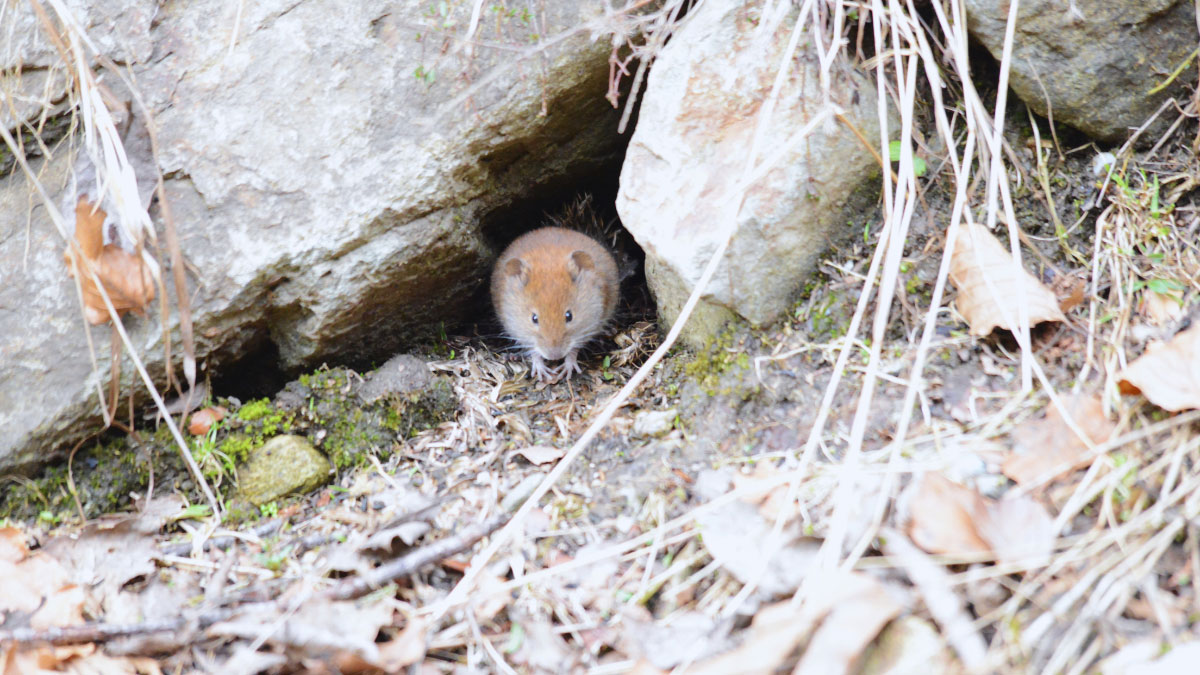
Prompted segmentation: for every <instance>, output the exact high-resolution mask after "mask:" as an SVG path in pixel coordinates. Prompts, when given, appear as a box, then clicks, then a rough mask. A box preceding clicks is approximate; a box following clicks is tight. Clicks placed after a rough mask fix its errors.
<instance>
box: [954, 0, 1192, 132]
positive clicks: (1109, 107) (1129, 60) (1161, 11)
mask: <svg viewBox="0 0 1200 675" xmlns="http://www.w3.org/2000/svg"><path fill="white" fill-rule="evenodd" d="M966 7H967V26H968V28H969V30H970V31H971V34H972V35H973V36H974V37H975V38H976V39H977V40H979V41H980V42H982V43H983V44H984V46H986V47H987V49H988V51H990V52H991V53H992V56H994V57H996V59H997V60H999V59H1000V58H1001V56H1002V55H1003V48H1004V27H1005V24H1006V22H1007V19H1008V8H1009V4H1008V3H1006V2H993V1H992V0H966ZM1196 44H1197V33H1196V8H1195V5H1194V4H1193V3H1192V1H1191V0H1114V1H1109V0H1072V1H1071V2H1069V3H1064V2H1062V1H1061V0H1021V4H1020V6H1019V7H1018V9H1017V26H1016V32H1015V33H1014V34H1013V50H1012V60H1011V68H1012V70H1011V75H1010V80H1009V83H1010V84H1011V86H1012V89H1013V91H1015V92H1016V93H1017V95H1018V96H1020V97H1021V100H1023V101H1025V103H1026V104H1028V105H1029V107H1031V108H1033V109H1034V110H1035V111H1037V113H1038V114H1039V115H1042V116H1045V115H1046V114H1047V113H1048V112H1051V111H1052V112H1053V114H1054V120H1055V121H1056V122H1063V123H1066V124H1069V125H1071V126H1073V127H1075V128H1076V129H1079V130H1080V131H1082V132H1084V133H1086V134H1088V135H1089V136H1092V137H1093V138H1097V139H1100V140H1102V141H1108V142H1114V143H1115V142H1120V141H1122V140H1124V139H1125V138H1126V137H1128V135H1129V134H1130V132H1131V130H1132V129H1133V128H1137V127H1139V126H1141V125H1142V124H1143V123H1144V122H1145V121H1146V120H1147V118H1149V117H1150V115H1153V114H1154V112H1155V111H1156V110H1158V107H1159V106H1160V105H1162V103H1163V101H1165V100H1166V99H1167V98H1168V97H1170V96H1175V97H1176V98H1177V99H1179V100H1180V101H1181V103H1182V102H1183V101H1184V100H1185V97H1186V96H1187V95H1188V94H1187V93H1186V92H1187V87H1188V86H1190V85H1193V84H1194V83H1195V81H1196V66H1195V58H1194V57H1190V55H1191V53H1192V51H1193V50H1194V49H1196ZM1187 59H1190V60H1191V65H1189V66H1188V67H1187V69H1185V70H1184V71H1183V72H1181V73H1180V74H1179V76H1178V77H1176V78H1175V80H1174V82H1173V83H1172V84H1171V86H1168V87H1166V88H1164V89H1163V90H1162V91H1160V92H1158V93H1156V94H1153V95H1152V94H1150V93H1149V92H1150V90H1151V89H1154V88H1155V87H1157V86H1158V85H1159V84H1160V83H1162V82H1164V81H1165V80H1166V79H1167V76H1168V75H1169V74H1170V73H1171V72H1172V71H1174V70H1175V68H1176V67H1178V66H1179V65H1181V64H1183V63H1184V62H1185V60H1187ZM1047 104H1049V107H1048V106H1047ZM1174 117H1175V115H1174V113H1168V114H1167V115H1165V116H1163V117H1161V118H1160V120H1161V121H1162V122H1163V123H1166V122H1169V121H1171V120H1173V119H1174ZM1151 140H1153V139H1151Z"/></svg>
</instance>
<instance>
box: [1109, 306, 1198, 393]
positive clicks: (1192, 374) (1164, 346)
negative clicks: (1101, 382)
mask: <svg viewBox="0 0 1200 675" xmlns="http://www.w3.org/2000/svg"><path fill="white" fill-rule="evenodd" d="M1117 385H1118V387H1119V388H1120V390H1121V393H1122V394H1137V393H1141V394H1143V395H1144V396H1145V397H1146V398H1148V399H1150V402H1151V403H1153V404H1154V405H1157V406H1158V407H1160V408H1162V409H1164V410H1170V411H1171V412H1178V411H1180V410H1188V409H1191V408H1200V324H1196V325H1193V326H1192V327H1191V328H1188V329H1187V330H1185V331H1183V332H1181V333H1179V334H1177V335H1176V336H1175V337H1173V338H1171V339H1170V340H1169V341H1167V342H1154V343H1151V344H1150V345H1149V346H1147V347H1146V352H1145V353H1144V354H1142V355H1141V356H1140V357H1138V358H1137V360H1135V361H1134V362H1133V363H1131V364H1129V366H1128V367H1127V368H1125V370H1123V371H1121V374H1120V375H1119V376H1118V377H1117Z"/></svg>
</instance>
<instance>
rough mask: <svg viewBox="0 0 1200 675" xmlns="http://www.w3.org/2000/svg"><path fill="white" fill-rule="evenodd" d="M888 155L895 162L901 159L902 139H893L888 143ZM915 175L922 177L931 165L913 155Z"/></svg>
mask: <svg viewBox="0 0 1200 675" xmlns="http://www.w3.org/2000/svg"><path fill="white" fill-rule="evenodd" d="M888 156H889V157H890V158H891V160H892V161H893V162H899V161H900V141H892V142H891V143H888ZM912 168H913V175H914V176H916V177H917V178H920V177H922V176H924V175H925V173H926V172H927V171H929V167H928V166H927V165H926V164H925V160H923V159H921V158H920V157H917V156H916V155H913V167H912Z"/></svg>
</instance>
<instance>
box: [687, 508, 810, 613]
mask: <svg viewBox="0 0 1200 675" xmlns="http://www.w3.org/2000/svg"><path fill="white" fill-rule="evenodd" d="M696 522H697V524H698V525H699V527H700V533H701V535H702V538H701V543H703V544H704V548H705V550H707V551H708V553H709V555H711V556H712V557H713V560H714V561H716V562H717V563H718V564H720V565H721V567H723V568H725V570H726V571H728V572H729V573H730V574H732V575H733V576H734V577H736V578H737V580H738V581H740V582H742V583H744V584H746V583H755V584H757V585H758V587H759V588H760V589H762V591H763V592H764V593H768V594H770V595H782V594H785V593H790V592H792V591H795V590H796V589H797V588H799V586H800V583H801V582H802V581H804V576H805V574H807V572H808V570H809V568H810V567H811V566H812V563H813V561H814V560H815V559H816V556H817V550H818V549H819V548H820V544H818V543H817V542H816V541H815V540H811V539H806V538H803V537H800V536H798V535H799V528H798V527H796V526H794V525H793V526H789V527H785V528H783V530H782V531H781V532H780V533H779V534H778V535H775V534H773V533H772V530H773V529H774V521H770V520H768V519H766V518H764V517H763V515H762V514H761V513H760V512H759V510H758V508H756V507H754V506H752V505H750V504H747V503H745V502H730V503H729V504H726V505H724V506H722V507H721V508H719V509H714V510H712V511H709V512H707V513H704V514H702V515H700V516H698V517H697V519H696ZM776 539H778V546H775V545H774V544H773V542H774V541H775V540H776Z"/></svg>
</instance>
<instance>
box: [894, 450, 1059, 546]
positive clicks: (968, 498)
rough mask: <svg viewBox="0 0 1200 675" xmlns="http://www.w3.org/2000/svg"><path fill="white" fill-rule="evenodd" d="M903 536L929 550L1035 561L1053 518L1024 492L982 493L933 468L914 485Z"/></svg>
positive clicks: (1050, 534)
mask: <svg viewBox="0 0 1200 675" xmlns="http://www.w3.org/2000/svg"><path fill="white" fill-rule="evenodd" d="M913 489H914V491H915V494H914V495H913V498H912V500H911V502H910V504H909V512H910V521H909V536H910V537H912V540H913V543H915V544H916V545H917V546H920V547H921V548H923V549H925V550H926V551H928V552H930V553H943V554H946V555H951V556H961V557H970V556H974V555H979V554H987V553H991V554H994V555H995V556H996V560H997V561H998V562H1002V563H1019V564H1025V565H1031V566H1032V565H1035V564H1037V563H1038V562H1039V561H1040V560H1042V559H1043V558H1045V557H1046V556H1048V555H1049V553H1050V552H1051V550H1052V549H1053V546H1054V529H1053V524H1054V521H1053V519H1052V518H1051V517H1050V515H1049V514H1048V513H1047V512H1046V509H1045V507H1043V506H1042V505H1041V504H1039V503H1038V502H1037V501H1035V500H1034V499H1033V498H1032V497H1029V496H1028V495H1022V496H1018V497H1007V498H1002V499H988V498H987V497H984V496H983V495H980V494H979V493H978V492H976V491H974V490H972V489H970V488H966V487H963V486H962V485H959V484H957V483H954V482H952V481H950V480H949V479H947V478H945V477H943V476H941V475H939V474H935V473H929V474H925V477H924V478H922V479H921V481H920V482H919V483H917V484H916V485H915V486H914V488H913Z"/></svg>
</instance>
